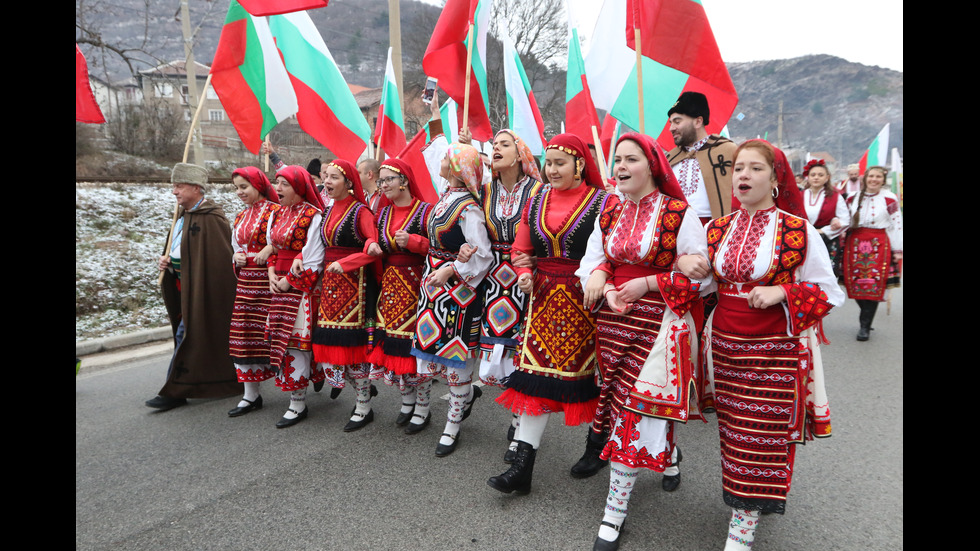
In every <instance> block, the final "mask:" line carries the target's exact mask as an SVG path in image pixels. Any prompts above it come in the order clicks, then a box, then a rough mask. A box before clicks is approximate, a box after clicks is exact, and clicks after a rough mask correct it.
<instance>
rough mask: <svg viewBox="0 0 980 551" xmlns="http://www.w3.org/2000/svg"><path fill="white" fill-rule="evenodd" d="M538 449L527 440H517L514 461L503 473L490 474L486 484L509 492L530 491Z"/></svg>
mask: <svg viewBox="0 0 980 551" xmlns="http://www.w3.org/2000/svg"><path fill="white" fill-rule="evenodd" d="M537 455H538V450H536V449H534V448H533V447H532V446H531V444H528V443H527V442H521V441H518V442H517V454H516V455H515V457H514V462H513V463H512V464H511V465H510V468H509V469H507V471H505V472H504V473H503V474H501V475H498V476H491V477H490V479H489V480H487V485H488V486H490V487H491V488H493V489H494V490H497V491H500V492H503V493H505V494H509V493H512V492H517V494H518V495H525V494H528V493H530V492H531V477H532V475H533V474H534V458H535V457H537Z"/></svg>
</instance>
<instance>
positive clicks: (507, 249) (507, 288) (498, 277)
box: [480, 129, 543, 463]
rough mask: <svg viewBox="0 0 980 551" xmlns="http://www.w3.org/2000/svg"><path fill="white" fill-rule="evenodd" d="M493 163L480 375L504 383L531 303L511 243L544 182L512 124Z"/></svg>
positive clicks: (486, 196) (486, 192)
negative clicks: (521, 283) (490, 262)
mask: <svg viewBox="0 0 980 551" xmlns="http://www.w3.org/2000/svg"><path fill="white" fill-rule="evenodd" d="M491 163H492V168H493V181H492V182H488V183H485V184H483V186H482V187H481V194H480V195H481V197H482V199H483V211H484V212H485V213H486V217H487V233H489V234H490V247H491V248H492V252H493V265H492V266H491V267H490V272H489V273H488V274H487V277H486V278H485V279H484V280H483V286H482V287H481V291H482V293H483V304H484V305H485V306H484V308H485V309H484V312H483V321H482V324H481V327H480V348H481V355H482V357H481V361H480V379H481V380H482V381H483V382H484V383H486V384H488V385H503V383H504V382H506V381H507V378H508V377H510V374H511V373H513V371H514V351H515V349H516V347H517V337H518V334H519V332H520V329H521V321H522V320H523V319H524V312H525V311H526V308H527V295H526V294H524V291H522V290H521V289H520V288H519V287H518V286H517V272H516V270H515V268H514V265H513V263H512V261H513V257H512V253H511V246H512V244H513V243H514V238H515V237H516V235H517V226H518V223H519V222H520V220H521V213H523V212H524V206H525V205H526V204H527V201H528V199H529V198H531V197H532V196H534V195H537V194H538V192H540V190H541V188H542V187H543V184H542V183H541V173H540V172H539V171H538V167H537V164H535V162H534V154H533V153H531V148H529V147H528V146H527V144H526V143H524V141H523V140H521V139H520V137H518V136H517V134H515V133H514V132H513V131H512V130H506V129H505V130H501V131H499V132H497V135H496V136H495V137H494V139H493V156H492V157H491ZM518 419H519V417H518V416H516V415H515V416H514V418H513V420H512V422H511V426H510V429H509V430H508V432H507V440H509V441H510V449H509V450H508V451H507V453H506V454H505V457H504V461H506V462H508V463H511V462H513V460H514V455H515V454H516V453H517V441H516V440H515V438H514V433H515V430H516V428H517V420H518Z"/></svg>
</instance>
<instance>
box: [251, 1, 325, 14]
mask: <svg viewBox="0 0 980 551" xmlns="http://www.w3.org/2000/svg"><path fill="white" fill-rule="evenodd" d="M328 1H329V0H240V2H241V4H242V7H243V8H245V11H247V12H248V13H250V14H252V15H255V16H260V15H276V14H280V13H291V12H297V11H304V10H313V9H316V8H323V7H326V5H327V2H328Z"/></svg>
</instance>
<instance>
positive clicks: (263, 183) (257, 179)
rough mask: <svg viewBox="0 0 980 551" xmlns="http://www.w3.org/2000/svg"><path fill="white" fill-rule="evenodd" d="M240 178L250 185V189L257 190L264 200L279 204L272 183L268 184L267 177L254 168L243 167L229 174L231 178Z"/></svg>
mask: <svg viewBox="0 0 980 551" xmlns="http://www.w3.org/2000/svg"><path fill="white" fill-rule="evenodd" d="M235 176H241V177H242V178H245V179H246V180H248V183H250V184H252V187H254V188H255V189H257V190H258V191H259V193H261V194H262V195H263V196H264V197H265V198H266V199H268V200H270V201H272V202H273V203H278V202H279V194H278V193H276V188H274V187H272V183H271V182H269V177H268V176H266V175H265V172H262V171H261V170H259V169H258V168H256V167H254V166H244V167H242V168H236V169H235V171H234V172H232V173H231V177H232V178H234V177H235Z"/></svg>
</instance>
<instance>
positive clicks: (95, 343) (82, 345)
mask: <svg viewBox="0 0 980 551" xmlns="http://www.w3.org/2000/svg"><path fill="white" fill-rule="evenodd" d="M173 338H174V336H173V331H172V330H171V329H170V326H169V325H168V326H166V327H157V328H155V329H140V330H139V331H133V332H132V333H126V334H125V335H116V336H113V337H106V338H104V339H90V340H84V341H79V342H76V343H75V356H76V357H78V358H81V357H83V356H88V355H91V354H98V353H100V352H108V351H111V350H118V349H120V348H126V347H128V346H136V345H138V344H146V343H149V342H156V341H164V340H173Z"/></svg>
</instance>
